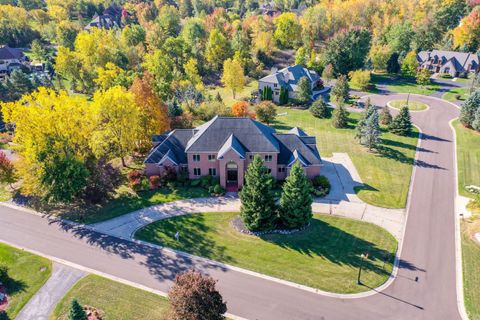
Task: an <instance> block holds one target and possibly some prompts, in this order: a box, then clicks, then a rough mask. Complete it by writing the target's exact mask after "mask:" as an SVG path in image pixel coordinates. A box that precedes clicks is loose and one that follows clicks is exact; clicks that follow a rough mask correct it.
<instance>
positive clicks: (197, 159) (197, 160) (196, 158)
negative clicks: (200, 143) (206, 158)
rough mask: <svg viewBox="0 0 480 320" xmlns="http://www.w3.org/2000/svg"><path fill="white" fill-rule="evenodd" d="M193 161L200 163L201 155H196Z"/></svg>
mask: <svg viewBox="0 0 480 320" xmlns="http://www.w3.org/2000/svg"><path fill="white" fill-rule="evenodd" d="M193 161H195V162H199V161H200V155H199V154H194V155H193Z"/></svg>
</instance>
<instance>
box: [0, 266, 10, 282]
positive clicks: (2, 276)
mask: <svg viewBox="0 0 480 320" xmlns="http://www.w3.org/2000/svg"><path fill="white" fill-rule="evenodd" d="M8 280H10V277H9V276H8V266H6V265H3V264H1V265H0V283H2V284H6V283H7V282H8Z"/></svg>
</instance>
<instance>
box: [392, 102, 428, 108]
mask: <svg viewBox="0 0 480 320" xmlns="http://www.w3.org/2000/svg"><path fill="white" fill-rule="evenodd" d="M390 105H391V106H392V107H393V108H395V109H400V108H402V107H403V106H405V105H407V100H394V101H390ZM408 109H409V110H410V111H423V110H427V109H428V105H427V104H425V103H423V102H420V101H408Z"/></svg>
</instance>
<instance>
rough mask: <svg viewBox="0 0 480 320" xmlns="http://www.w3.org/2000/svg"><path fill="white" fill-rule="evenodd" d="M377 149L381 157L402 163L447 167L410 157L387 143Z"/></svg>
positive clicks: (422, 166)
mask: <svg viewBox="0 0 480 320" xmlns="http://www.w3.org/2000/svg"><path fill="white" fill-rule="evenodd" d="M376 150H377V154H378V156H380V157H384V158H388V159H393V160H396V161H398V162H401V163H406V164H413V165H414V166H416V167H421V168H430V169H438V170H445V168H443V167H440V166H438V165H436V164H430V163H427V162H425V161H423V160H420V159H415V158H412V157H408V156H406V155H405V154H404V153H403V152H400V151H398V150H395V149H392V148H390V147H387V146H385V145H379V146H378V147H377V148H376ZM427 152H428V151H427Z"/></svg>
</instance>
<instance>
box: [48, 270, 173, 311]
mask: <svg viewBox="0 0 480 320" xmlns="http://www.w3.org/2000/svg"><path fill="white" fill-rule="evenodd" d="M73 298H76V299H77V300H78V302H79V303H80V304H81V305H88V306H91V307H94V308H96V309H97V310H99V311H100V312H101V314H103V315H104V316H103V318H102V319H104V320H130V319H166V318H167V317H166V315H167V312H168V301H167V299H165V298H164V297H161V296H158V295H156V294H154V293H151V292H147V291H143V290H140V289H137V288H134V287H130V286H127V285H125V284H122V283H119V282H115V281H112V280H109V279H106V278H102V277H99V276H96V275H89V276H87V277H85V278H83V279H81V280H80V281H79V282H77V283H76V284H75V285H74V286H73V288H72V289H71V290H70V291H69V292H68V293H67V295H66V296H65V297H63V299H62V300H61V301H60V302H59V303H58V305H57V307H56V308H55V310H54V312H53V313H52V315H51V316H50V319H51V320H57V319H58V320H66V319H67V318H68V310H69V307H70V303H71V301H72V299H73Z"/></svg>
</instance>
